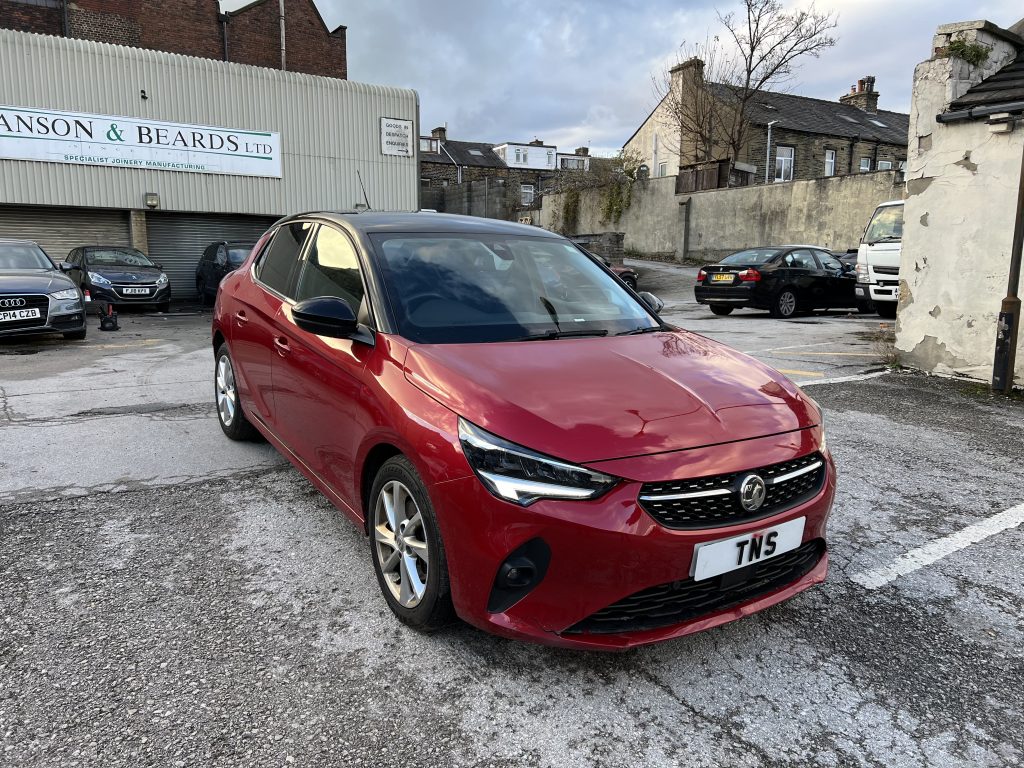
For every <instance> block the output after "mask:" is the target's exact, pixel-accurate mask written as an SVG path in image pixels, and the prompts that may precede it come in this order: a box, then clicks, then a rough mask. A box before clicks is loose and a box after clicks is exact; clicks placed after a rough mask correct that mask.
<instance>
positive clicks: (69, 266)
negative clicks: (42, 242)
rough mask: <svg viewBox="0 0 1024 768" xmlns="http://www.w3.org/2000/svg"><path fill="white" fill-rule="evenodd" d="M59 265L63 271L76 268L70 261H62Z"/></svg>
mask: <svg viewBox="0 0 1024 768" xmlns="http://www.w3.org/2000/svg"><path fill="white" fill-rule="evenodd" d="M57 266H58V267H59V268H60V271H61V272H70V271H71V270H72V269H74V268H75V265H74V264H72V263H71V262H70V261H62V262H61V263H60V264H58V265H57Z"/></svg>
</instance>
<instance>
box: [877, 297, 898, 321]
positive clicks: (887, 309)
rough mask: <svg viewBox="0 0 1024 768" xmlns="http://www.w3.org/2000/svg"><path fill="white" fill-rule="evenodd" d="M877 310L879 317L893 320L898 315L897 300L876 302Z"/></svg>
mask: <svg viewBox="0 0 1024 768" xmlns="http://www.w3.org/2000/svg"><path fill="white" fill-rule="evenodd" d="M875 310H876V311H877V312H878V316H879V317H885V318H888V319H889V320H892V319H893V318H894V317H896V302H895V301H879V302H878V303H876V304H875Z"/></svg>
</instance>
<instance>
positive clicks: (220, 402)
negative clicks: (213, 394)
mask: <svg viewBox="0 0 1024 768" xmlns="http://www.w3.org/2000/svg"><path fill="white" fill-rule="evenodd" d="M216 385H217V414H218V415H219V416H220V421H221V424H223V425H224V426H225V427H230V426H231V423H232V422H233V421H234V420H235V411H236V410H237V409H238V391H237V390H236V389H235V371H234V368H232V367H231V358H230V357H228V356H227V355H221V356H220V359H219V360H218V361H217V376H216Z"/></svg>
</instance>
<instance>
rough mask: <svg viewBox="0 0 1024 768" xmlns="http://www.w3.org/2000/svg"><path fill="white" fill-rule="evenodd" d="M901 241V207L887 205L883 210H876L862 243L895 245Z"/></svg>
mask: <svg viewBox="0 0 1024 768" xmlns="http://www.w3.org/2000/svg"><path fill="white" fill-rule="evenodd" d="M902 239H903V206H902V205H887V206H885V207H884V208H878V209H877V210H876V211H875V215H874V216H872V217H871V222H870V223H869V224H868V228H867V230H866V231H865V232H864V240H863V242H865V243H867V244H868V245H873V244H874V243H881V242H886V243H895V242H897V241H901V240H902Z"/></svg>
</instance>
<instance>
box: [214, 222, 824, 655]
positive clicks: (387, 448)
mask: <svg viewBox="0 0 1024 768" xmlns="http://www.w3.org/2000/svg"><path fill="white" fill-rule="evenodd" d="M546 262H555V263H557V264H558V265H559V266H560V269H561V270H562V271H561V275H560V285H559V288H558V290H557V291H556V292H553V291H549V290H548V288H547V283H546V281H545V280H544V278H543V277H542V276H541V271H542V269H543V268H544V266H545V263H546ZM648 302H649V303H648ZM656 304H657V302H656V300H655V299H654V297H652V296H650V294H639V295H637V294H634V293H632V292H631V291H628V290H626V289H625V287H624V286H623V285H622V284H621V283H620V282H619V281H618V280H616V279H614V278H613V277H612V276H611V275H609V274H608V272H607V271H606V270H605V269H604V268H603V267H601V266H600V265H599V264H596V263H594V261H593V260H592V259H591V258H589V257H588V256H587V255H586V254H584V253H582V252H581V251H579V250H578V249H577V248H576V247H574V246H573V244H572V243H571V242H570V241H568V240H566V239H564V238H562V237H560V236H558V235H555V234H553V233H550V232H544V231H543V230H539V229H538V228H536V227H531V226H524V225H520V224H512V223H508V222H499V221H492V220H487V219H480V218H470V217H463V216H450V215H444V214H432V213H419V212H417V213H404V214H401V213H362V214H332V213H322V214H303V215H298V216H292V217H289V218H287V219H284V220H282V221H280V222H278V223H277V224H275V226H274V227H273V228H272V229H271V231H269V232H268V233H267V234H266V235H264V237H263V238H262V239H261V240H260V241H259V242H258V243H257V244H256V247H255V248H254V250H253V253H252V254H251V255H250V257H249V259H248V260H247V261H246V263H245V265H243V268H241V269H238V270H235V271H234V272H232V273H230V274H229V275H228V276H227V277H226V278H225V279H224V282H223V283H222V284H221V289H220V292H219V294H218V301H217V305H216V308H215V310H214V317H213V329H212V331H213V338H212V341H213V351H214V362H215V365H214V385H215V396H216V407H217V414H218V418H219V421H220V426H221V428H222V430H223V431H224V433H225V435H227V437H229V438H231V439H234V440H239V439H250V438H253V437H256V436H259V435H262V436H263V437H265V438H266V439H267V440H269V441H270V442H271V443H272V444H273V445H274V446H276V447H277V448H278V449H279V450H280V451H281V452H282V453H283V454H284V455H285V456H286V457H287V458H288V459H289V460H290V461H291V462H292V463H293V464H294V465H295V466H296V467H297V468H298V469H299V471H301V472H302V473H303V474H304V475H305V476H306V477H308V478H309V479H310V481H311V482H312V483H313V484H314V485H315V486H316V487H317V488H319V489H320V490H321V491H322V492H323V493H324V494H325V495H326V496H327V497H328V498H329V499H330V500H331V501H332V502H333V503H334V504H335V505H337V506H338V507H339V509H340V510H341V511H342V512H343V513H344V514H346V515H347V516H348V517H349V518H350V519H351V520H352V521H353V522H355V523H356V524H357V525H358V526H360V528H362V529H363V530H364V531H366V532H367V533H368V534H369V547H368V549H369V550H370V553H369V554H370V557H371V560H372V563H373V567H374V569H375V572H376V575H377V581H378V584H379V586H380V589H381V592H382V594H383V596H384V599H385V601H386V602H387V604H388V606H389V607H390V609H391V610H392V611H393V612H394V614H395V615H396V616H397V617H398V619H399V620H401V621H403V622H405V623H407V624H409V625H411V626H413V627H415V628H417V629H420V630H432V629H435V628H437V627H439V626H441V625H442V624H444V623H446V622H447V621H448V620H449V619H450V618H451V616H452V615H453V614H455V615H458V616H460V617H462V618H463V619H465V620H466V621H468V622H470V623H472V624H474V625H476V626H478V627H480V628H483V629H485V630H488V631H491V632H495V633H498V634H501V635H505V636H508V637H513V638H520V639H526V640H532V641H536V642H541V643H548V644H552V645H561V646H570V647H576V648H595V649H610V648H619V649H621V648H625V647H629V646H634V645H639V644H643V643H650V642H655V641H659V640H665V639H668V638H672V637H678V636H680V635H684V634H688V633H690V632H695V631H698V630H700V629H704V628H707V627H712V626H716V625H719V624H723V623H725V622H728V621H732V620H734V619H737V618H739V617H741V616H745V615H747V614H750V613H753V612H755V611H759V610H761V609H763V608H766V607H768V606H770V605H773V604H775V603H778V602H780V601H783V600H786V599H788V598H789V597H792V596H793V595H795V594H796V593H798V592H800V591H802V590H804V589H806V588H808V587H810V586H811V585H813V584H816V583H818V582H821V581H822V580H824V578H825V574H826V571H827V567H828V555H827V552H826V549H827V548H826V545H825V523H826V519H827V517H828V515H829V511H830V508H831V505H832V499H833V495H834V492H835V467H834V464H833V462H832V459H831V458H830V455H829V452H828V450H827V448H826V446H825V435H824V427H823V423H822V417H821V411H820V409H819V408H818V406H817V405H815V403H814V402H813V401H812V400H810V399H809V398H808V397H807V396H805V395H804V394H803V392H802V391H801V390H800V388H799V387H797V386H796V385H795V384H793V383H792V382H791V381H789V380H788V379H787V378H786V377H784V376H782V375H781V374H779V373H777V372H776V371H773V370H772V369H770V368H768V367H767V366H765V365H764V364H762V363H760V362H758V361H757V360H754V359H753V358H750V357H747V356H746V355H743V354H741V353H739V352H736V351H734V350H732V349H729V348H728V347H725V346H724V345H722V344H719V343H717V342H714V341H712V340H710V339H707V338H705V337H702V336H698V335H696V334H692V333H688V332H686V331H683V330H681V329H678V328H675V327H673V326H670V325H667V324H665V323H664V322H662V321H661V320H660V319H659V318H658V316H657V314H656V313H655V312H654V311H653V310H652V309H651V306H652V305H656Z"/></svg>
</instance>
